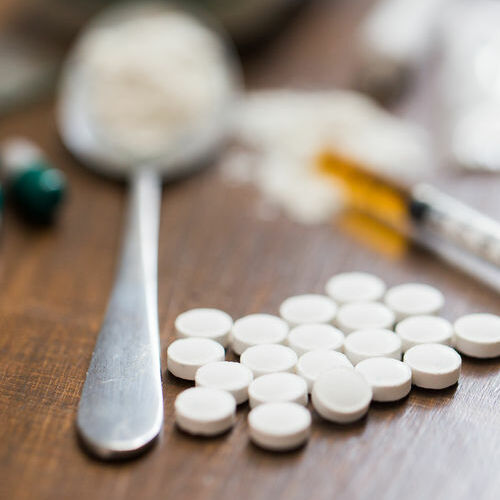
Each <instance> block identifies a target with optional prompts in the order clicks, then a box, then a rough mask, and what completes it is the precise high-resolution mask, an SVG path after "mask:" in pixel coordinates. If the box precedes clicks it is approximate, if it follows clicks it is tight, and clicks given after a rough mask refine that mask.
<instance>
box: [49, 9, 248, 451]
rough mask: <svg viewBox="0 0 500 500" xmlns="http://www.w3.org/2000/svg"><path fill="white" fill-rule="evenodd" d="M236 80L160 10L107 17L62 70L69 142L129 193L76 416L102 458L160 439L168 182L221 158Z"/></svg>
mask: <svg viewBox="0 0 500 500" xmlns="http://www.w3.org/2000/svg"><path fill="white" fill-rule="evenodd" d="M239 82H240V73H239V67H238V65H237V63H236V59H235V58H234V57H233V52H232V50H231V47H230V44H228V42H227V41H226V39H225V38H224V37H223V35H221V33H220V31H218V29H215V28H214V27H213V26H212V24H208V23H207V21H206V20H205V19H203V20H202V21H201V20H200V17H199V16H198V15H196V16H195V17H193V16H192V15H191V14H189V13H186V12H185V11H183V10H181V9H179V8H178V7H172V6H171V5H169V6H166V5H165V4H161V3H146V4H139V5H133V4H125V5H121V6H117V7H112V8H110V9H107V10H106V11H105V12H104V13H103V14H101V15H99V16H98V17H97V18H96V19H95V20H94V21H93V22H91V23H90V25H89V26H88V27H87V28H86V29H85V30H84V31H83V33H82V34H81V35H80V37H79V38H78V40H77V42H76V44H75V46H74V48H73V50H72V51H71V53H70V55H69V57H68V59H67V62H66V64H65V67H64V70H63V75H62V79H61V84H60V94H59V103H58V104H59V105H58V126H59V132H60V135H61V137H62V140H63V142H64V144H65V145H66V147H67V148H68V149H69V150H70V151H71V152H72V153H73V154H74V156H76V157H77V158H78V159H79V160H80V161H81V162H82V163H84V164H86V165H87V166H89V167H90V168H92V169H93V170H95V171H97V172H99V173H102V174H104V175H107V176H111V177H116V178H120V179H123V180H125V181H127V182H128V183H129V186H130V195H129V200H128V217H127V221H126V226H125V234H124V241H123V248H122V255H121V262H120V265H119V268H118V272H117V275H116V279H115V284H114V287H113V291H112V294H111V298H110V300H109V303H108V308H107V312H106V315H105V318H104V322H103V325H102V328H101V331H100V332H99V336H98V339H97V343H96V346H95V349H94V353H93V355H92V360H91V362H90V367H89V370H88V372H87V378H86V381H85V385H84V387H83V392H82V395H81V400H80V404H79V408H78V417H77V429H78V432H79V435H80V437H81V439H82V441H83V444H84V445H85V446H86V448H87V449H88V450H89V451H90V452H91V453H93V454H95V455H97V456H98V457H100V458H102V459H114V458H122V457H128V456H132V455H135V454H137V453H138V452H140V451H142V450H143V449H144V448H146V447H147V445H148V444H150V443H151V442H152V441H153V440H154V439H155V437H156V436H157V435H158V434H159V432H160V430H161V426H162V421H163V402H162V388H161V372H160V351H159V336H158V314H157V246H158V225H159V213H160V212H159V209H160V199H161V181H162V180H169V179H172V178H174V177H179V176H180V175H185V174H188V173H190V172H192V171H193V170H194V169H195V168H196V167H197V166H200V165H202V164H203V163H204V162H205V163H206V160H207V158H208V157H210V156H211V155H212V154H213V153H215V152H216V151H217V149H218V147H219V146H220V144H221V141H223V139H224V137H225V134H226V129H227V123H228V120H227V118H228V111H229V110H230V109H231V108H232V104H233V102H234V100H235V99H236V98H237V95H238V89H239Z"/></svg>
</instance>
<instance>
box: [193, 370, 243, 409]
mask: <svg viewBox="0 0 500 500" xmlns="http://www.w3.org/2000/svg"><path fill="white" fill-rule="evenodd" d="M252 380H253V373H252V371H251V370H250V369H249V368H247V367H246V366H244V365H242V364H241V363H235V362H234V361H215V362H214V363H208V364H206V365H203V366H202V367H200V368H198V371H197V372H196V376H195V383H196V385H197V386H199V387H211V388H213V389H222V390H223V391H227V392H229V393H231V394H232V396H233V397H234V399H235V400H236V404H241V403H244V402H245V401H246V400H247V399H248V386H249V385H250V383H251V382H252Z"/></svg>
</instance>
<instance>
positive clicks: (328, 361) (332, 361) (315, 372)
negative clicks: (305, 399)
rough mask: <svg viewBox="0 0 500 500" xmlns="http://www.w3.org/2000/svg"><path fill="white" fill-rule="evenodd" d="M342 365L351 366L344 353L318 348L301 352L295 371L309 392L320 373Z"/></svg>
mask: <svg viewBox="0 0 500 500" xmlns="http://www.w3.org/2000/svg"><path fill="white" fill-rule="evenodd" d="M342 366H343V367H347V368H352V363H351V362H350V361H349V360H348V359H347V356H346V355H345V354H342V353H341V352H338V351H332V350H326V349H319V350H317V351H309V352H306V353H305V354H302V356H300V358H299V360H298V361H297V368H296V371H297V374H298V375H300V376H301V377H302V378H303V379H304V380H305V381H306V383H307V390H308V392H311V391H312V388H313V385H314V382H316V379H317V378H318V377H319V376H320V375H321V374H322V373H324V372H327V371H329V370H332V369H333V368H338V367H342Z"/></svg>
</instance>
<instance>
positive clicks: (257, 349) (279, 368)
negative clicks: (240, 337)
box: [240, 344, 297, 378]
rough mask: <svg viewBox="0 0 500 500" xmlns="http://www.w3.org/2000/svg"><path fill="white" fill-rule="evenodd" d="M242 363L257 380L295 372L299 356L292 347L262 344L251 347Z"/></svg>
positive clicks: (243, 355)
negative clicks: (278, 373)
mask: <svg viewBox="0 0 500 500" xmlns="http://www.w3.org/2000/svg"><path fill="white" fill-rule="evenodd" d="M240 362H241V363H242V364H243V365H245V366H246V367H248V368H250V370H252V373H253V376H254V377H255V378H257V377H260V376H261V375H266V374H268V373H275V372H293V371H294V369H295V365H296V364H297V354H296V353H295V351H294V350H293V349H290V347H286V346H284V345H280V344H261V345H255V346H252V347H249V348H248V349H247V350H246V351H245V352H244V353H243V354H242V355H241V357H240Z"/></svg>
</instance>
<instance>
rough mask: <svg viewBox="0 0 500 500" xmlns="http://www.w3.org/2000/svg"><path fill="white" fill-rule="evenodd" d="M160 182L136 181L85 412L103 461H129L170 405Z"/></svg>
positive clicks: (89, 441) (88, 434)
mask: <svg viewBox="0 0 500 500" xmlns="http://www.w3.org/2000/svg"><path fill="white" fill-rule="evenodd" d="M160 197H161V183H160V180H159V178H158V176H157V174H155V173H153V172H150V171H145V170H143V169H137V173H136V174H134V175H133V176H132V178H131V186H130V194H129V204H128V218H127V225H126V227H125V234H124V241H123V248H122V255H121V262H120V266H119V268H118V273H117V275H116V278H115V284H114V287H113V291H112V293H111V298H110V300H109V303H108V308H107V311H106V316H105V318H104V322H103V325H102V327H101V331H100V332H99V336H98V339H97V343H96V346H95V349H94V353H93V355H92V360H91V362H90V367H89V370H88V372H87V378H86V380H85V384H84V386H83V392H82V395H81V399H80V404H79V407H78V417H77V429H78V432H79V435H80V437H81V439H82V441H83V444H84V445H85V446H86V447H87V448H88V450H89V451H90V452H91V453H93V454H94V455H97V456H98V457H99V458H102V459H105V460H111V459H116V458H126V457H128V456H132V455H135V454H137V453H139V452H140V451H142V450H143V449H144V448H145V447H146V446H147V445H148V444H149V443H150V442H151V441H152V440H153V439H154V438H155V437H156V436H157V435H158V434H159V432H160V430H161V426H162V421H163V401H162V387H161V372H160V345H159V335H158V307H157V258H158V226H159V218H160Z"/></svg>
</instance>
